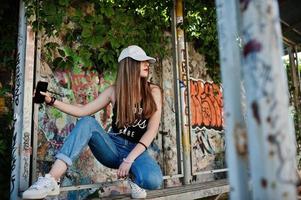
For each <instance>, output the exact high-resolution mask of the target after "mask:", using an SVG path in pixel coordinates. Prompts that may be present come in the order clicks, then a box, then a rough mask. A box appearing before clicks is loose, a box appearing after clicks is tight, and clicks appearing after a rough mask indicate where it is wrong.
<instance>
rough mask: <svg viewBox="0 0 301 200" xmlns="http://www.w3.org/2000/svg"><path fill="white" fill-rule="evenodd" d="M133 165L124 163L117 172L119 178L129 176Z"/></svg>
mask: <svg viewBox="0 0 301 200" xmlns="http://www.w3.org/2000/svg"><path fill="white" fill-rule="evenodd" d="M131 166H132V163H130V162H125V161H123V162H122V163H121V165H120V166H119V168H118V170H117V177H118V178H125V177H127V176H128V175H129V171H130V169H131Z"/></svg>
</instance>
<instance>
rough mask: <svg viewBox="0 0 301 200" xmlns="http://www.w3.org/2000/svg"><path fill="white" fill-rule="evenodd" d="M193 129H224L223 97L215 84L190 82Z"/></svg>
mask: <svg viewBox="0 0 301 200" xmlns="http://www.w3.org/2000/svg"><path fill="white" fill-rule="evenodd" d="M190 97H191V116H192V119H191V122H192V128H197V127H199V128H201V127H207V128H213V129H218V130H221V129H222V128H223V121H224V120H223V115H222V113H223V96H222V92H221V88H220V87H219V86H218V85H217V84H214V83H209V82H203V81H195V80H190Z"/></svg>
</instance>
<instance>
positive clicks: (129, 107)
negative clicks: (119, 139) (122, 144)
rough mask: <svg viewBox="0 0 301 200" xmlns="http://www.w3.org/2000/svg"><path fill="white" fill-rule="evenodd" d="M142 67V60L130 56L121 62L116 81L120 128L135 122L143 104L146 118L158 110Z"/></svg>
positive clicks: (118, 123)
mask: <svg viewBox="0 0 301 200" xmlns="http://www.w3.org/2000/svg"><path fill="white" fill-rule="evenodd" d="M140 68H141V67H140V62H139V61H136V60H134V59H132V58H129V57H128V58H125V59H123V60H121V61H120V62H119V69H118V73H117V77H116V81H115V94H116V102H115V104H116V105H115V106H117V118H116V125H117V126H118V127H119V128H121V127H124V126H125V125H129V124H131V123H133V122H134V121H135V120H136V119H137V117H138V112H139V108H141V106H142V109H143V111H142V115H143V116H144V117H145V118H149V117H151V116H152V114H153V113H154V112H155V111H156V110H157V107H156V103H155V100H154V98H153V96H152V94H151V88H150V84H149V83H148V82H147V78H144V77H140ZM141 102H143V104H142V105H140V104H141Z"/></svg>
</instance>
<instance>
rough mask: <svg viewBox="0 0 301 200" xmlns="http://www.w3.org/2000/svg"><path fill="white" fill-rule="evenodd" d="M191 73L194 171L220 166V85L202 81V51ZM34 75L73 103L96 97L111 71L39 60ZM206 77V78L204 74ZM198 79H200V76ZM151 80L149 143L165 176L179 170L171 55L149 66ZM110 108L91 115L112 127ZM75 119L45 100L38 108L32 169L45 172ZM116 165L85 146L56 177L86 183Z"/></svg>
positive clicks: (104, 192)
mask: <svg viewBox="0 0 301 200" xmlns="http://www.w3.org/2000/svg"><path fill="white" fill-rule="evenodd" d="M190 65H191V66H190V67H191V69H192V70H191V73H192V74H193V75H194V77H196V79H192V80H191V81H190V85H189V87H190V90H191V111H192V118H191V120H192V128H193V129H192V135H191V155H192V169H193V173H194V172H199V171H204V170H210V169H219V168H222V166H223V163H224V160H223V153H224V135H223V119H222V105H223V100H222V90H221V88H220V86H218V85H216V84H214V83H212V82H208V81H203V78H204V77H205V79H207V78H208V77H207V75H206V70H205V69H204V66H205V63H204V59H203V57H202V56H201V55H199V54H197V53H195V52H192V53H191V59H190ZM37 76H38V78H39V79H40V78H43V79H46V81H48V82H49V86H48V88H49V90H52V91H55V92H56V93H58V94H59V95H57V98H58V99H61V100H62V101H64V102H67V103H72V104H85V103H88V102H90V101H92V100H93V99H95V98H96V97H97V96H98V95H99V94H100V93H101V92H102V91H103V90H104V89H105V88H106V87H107V86H109V85H110V84H112V83H113V81H114V78H115V75H114V73H103V74H101V75H100V74H99V73H98V72H97V71H84V70H82V69H81V65H79V66H76V67H75V68H73V70H72V71H71V70H56V71H52V70H51V69H50V68H49V66H48V65H47V63H42V64H41V70H40V74H38V75H37ZM206 77H207V78H206ZM201 78H202V79H201ZM150 81H151V82H153V83H155V84H158V85H160V87H162V89H163V98H164V99H163V102H164V103H163V111H162V120H161V123H160V128H159V133H158V135H157V137H156V139H155V141H154V142H153V144H152V145H151V148H150V150H149V151H150V153H151V155H152V156H153V157H154V158H155V159H156V160H157V161H158V163H159V164H160V166H161V168H162V170H163V173H164V175H168V176H173V175H177V174H179V173H182V169H181V164H180V165H179V164H178V163H181V160H182V156H181V152H182V146H181V145H180V144H179V143H178V142H177V141H181V140H180V139H177V130H176V117H175V114H176V113H175V110H176V108H175V98H174V78H173V67H172V59H171V57H168V58H166V59H164V60H162V61H160V62H158V64H157V65H155V66H153V67H152V68H151V74H150ZM111 114H112V107H111V105H108V106H107V107H106V108H105V109H103V110H102V111H100V112H98V113H96V114H95V115H94V117H95V118H96V119H97V120H98V122H99V123H100V124H101V125H102V126H103V128H104V129H105V130H109V128H110V127H111ZM77 120H78V119H77V118H75V117H72V116H70V115H67V114H64V113H62V112H60V111H58V110H57V109H55V108H53V107H49V106H45V105H41V106H40V107H39V117H38V122H37V123H36V124H37V127H38V131H37V132H38V133H37V135H38V151H37V154H38V155H37V169H36V171H37V174H38V175H40V174H44V173H46V172H48V171H49V169H50V167H51V165H52V163H53V161H54V155H55V154H56V153H57V152H58V150H59V149H60V147H61V146H62V145H63V142H64V140H65V139H66V137H67V136H68V135H69V133H70V132H71V130H72V129H73V128H74V126H75V124H76V121H77ZM116 180H117V177H116V170H111V169H108V168H106V167H104V166H102V165H101V164H100V163H99V162H98V161H97V160H96V159H95V158H94V157H93V155H92V153H91V151H90V150H89V148H88V147H87V149H86V150H85V151H84V152H82V154H81V155H80V156H79V158H78V159H77V160H76V162H75V163H74V165H73V166H72V167H70V168H69V169H68V171H67V173H66V174H65V175H64V177H63V178H62V180H61V184H62V186H63V187H64V186H75V185H86V184H94V183H103V182H112V181H116ZM177 185H181V181H180V179H179V178H172V179H168V180H165V186H166V187H170V186H177ZM95 190H96V189H90V190H77V191H71V192H62V193H61V194H60V197H59V199H84V198H86V197H87V196H89V195H90V194H91V193H94V192H95ZM97 192H98V193H99V196H100V197H101V196H108V195H114V194H120V193H128V192H129V188H128V185H127V184H126V183H124V182H122V181H120V182H118V183H117V184H114V186H108V187H103V188H100V189H98V191H97Z"/></svg>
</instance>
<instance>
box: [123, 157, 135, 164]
mask: <svg viewBox="0 0 301 200" xmlns="http://www.w3.org/2000/svg"><path fill="white" fill-rule="evenodd" d="M123 162H124V163H127V164H132V163H133V161H128V160H127V159H126V158H123Z"/></svg>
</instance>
